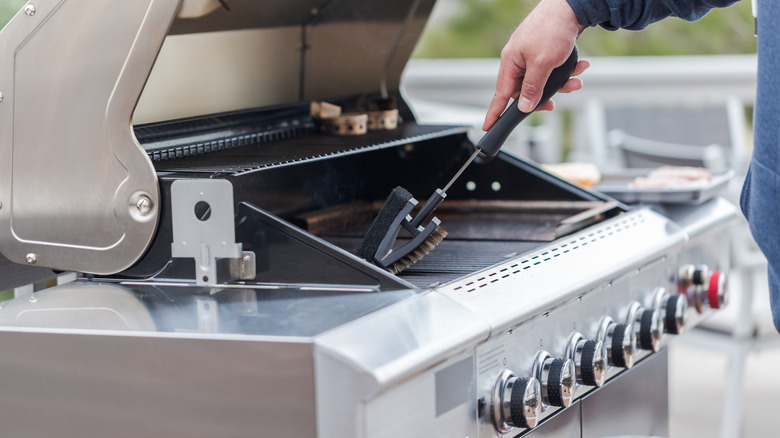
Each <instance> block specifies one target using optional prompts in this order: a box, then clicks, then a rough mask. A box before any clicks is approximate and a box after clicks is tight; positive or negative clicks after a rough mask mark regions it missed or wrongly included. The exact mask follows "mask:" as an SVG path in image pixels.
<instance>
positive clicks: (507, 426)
mask: <svg viewBox="0 0 780 438" xmlns="http://www.w3.org/2000/svg"><path fill="white" fill-rule="evenodd" d="M492 414H493V425H494V426H495V427H496V430H498V431H499V432H501V433H507V432H509V431H510V430H512V429H513V428H515V427H519V428H524V429H533V428H534V427H536V425H537V423H538V422H539V416H540V415H541V414H542V389H541V386H540V385H539V381H538V380H536V378H534V377H517V376H516V375H515V374H514V373H513V372H511V371H509V370H504V371H502V372H501V375H500V376H499V378H498V383H497V384H496V387H495V389H494V390H493V405H492Z"/></svg>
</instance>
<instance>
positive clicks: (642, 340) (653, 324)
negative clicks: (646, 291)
mask: <svg viewBox="0 0 780 438" xmlns="http://www.w3.org/2000/svg"><path fill="white" fill-rule="evenodd" d="M637 320H638V322H639V348H641V349H643V350H650V351H657V350H658V345H659V341H660V340H661V327H660V324H659V322H660V321H659V319H658V312H656V311H655V310H650V309H644V310H640V311H639V312H638V315H637Z"/></svg>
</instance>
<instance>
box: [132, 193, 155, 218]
mask: <svg viewBox="0 0 780 438" xmlns="http://www.w3.org/2000/svg"><path fill="white" fill-rule="evenodd" d="M135 208H137V209H138V212H139V213H141V214H142V215H147V214H149V212H151V211H152V200H151V199H149V197H148V196H146V195H142V196H140V197H139V198H138V201H136V203H135Z"/></svg>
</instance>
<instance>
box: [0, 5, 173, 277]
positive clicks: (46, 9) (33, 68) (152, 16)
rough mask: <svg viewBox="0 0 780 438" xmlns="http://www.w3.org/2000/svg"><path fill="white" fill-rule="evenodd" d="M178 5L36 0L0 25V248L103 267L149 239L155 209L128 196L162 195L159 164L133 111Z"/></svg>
mask: <svg viewBox="0 0 780 438" xmlns="http://www.w3.org/2000/svg"><path fill="white" fill-rule="evenodd" d="M178 5H179V1H178V0H145V1H140V2H120V3H115V2H110V3H98V4H95V3H94V2H90V1H86V0H65V1H62V0H41V1H39V2H36V4H35V14H34V15H33V16H30V15H29V14H25V13H23V12H20V14H17V16H16V17H14V18H13V19H12V20H11V21H10V22H9V23H8V24H7V25H6V27H5V28H3V30H2V31H0V65H2V67H0V78H1V79H0V88H2V89H4V90H13V92H12V93H7V94H6V96H5V100H6V101H8V102H7V103H10V105H3V106H2V108H0V131H2V134H0V162H2V165H1V166H2V168H0V170H2V172H0V174H2V175H4V176H3V179H2V180H0V199H2V200H3V202H4V203H5V205H6V208H3V209H2V210H0V228H2V229H3V230H4V232H2V233H0V236H2V237H1V238H0V251H2V253H3V254H4V255H5V256H6V257H8V258H9V259H11V260H12V261H15V262H17V263H24V262H25V255H26V254H28V253H31V252H32V253H35V254H37V255H38V262H37V264H38V265H41V266H47V267H56V268H57V269H60V270H78V271H85V272H92V273H100V274H107V273H114V272H117V271H120V270H122V269H125V268H127V267H128V266H130V265H131V264H133V263H134V262H135V261H136V260H137V259H138V258H139V257H140V256H141V254H143V252H144V251H145V250H146V248H147V246H148V244H149V242H150V241H151V238H152V236H153V234H154V231H155V228H156V225H157V213H158V212H157V211H156V210H154V211H153V212H152V213H151V214H149V215H148V217H144V218H139V217H138V216H137V215H134V214H133V213H134V212H135V211H136V208H135V204H134V203H131V199H132V197H133V196H135V195H136V194H141V195H144V196H147V197H149V198H150V199H151V200H152V203H153V205H157V204H158V199H159V194H158V187H157V176H156V173H155V171H154V169H153V168H152V165H151V162H150V160H149V159H148V157H147V156H146V154H145V152H144V151H143V149H142V148H141V147H140V145H139V144H138V142H137V141H136V140H135V137H134V135H133V132H132V130H131V127H130V121H131V117H132V113H133V110H134V108H135V104H136V102H137V100H138V96H139V95H140V93H141V90H142V89H143V86H144V84H145V82H146V78H147V76H148V74H149V71H150V70H151V67H152V64H153V63H154V61H155V58H156V56H157V52H158V50H159V47H160V46H161V44H162V41H163V39H164V38H165V35H166V33H167V30H168V26H169V24H170V23H171V20H172V19H173V16H174V14H175V12H176V10H177V8H178ZM29 6H31V5H28V7H29ZM86 11H88V13H85V12H86ZM74 23H78V26H74ZM66 36H67V38H68V41H71V42H72V43H71V44H64V41H65V38H66ZM41 66H47V67H46V68H42V67H41ZM65 181H67V184H63V182H65ZM85 194H89V195H88V196H85ZM53 218H56V219H53ZM97 230H99V232H97Z"/></svg>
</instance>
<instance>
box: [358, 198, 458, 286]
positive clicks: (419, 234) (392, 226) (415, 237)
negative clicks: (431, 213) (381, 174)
mask: <svg viewBox="0 0 780 438" xmlns="http://www.w3.org/2000/svg"><path fill="white" fill-rule="evenodd" d="M416 205H417V201H416V200H415V199H414V198H413V197H412V194H411V193H409V192H408V191H407V190H406V189H404V188H403V187H400V186H398V187H396V188H395V189H393V191H392V192H391V193H390V196H388V197H387V201H385V205H384V206H382V209H381V210H379V213H378V214H377V216H376V219H374V223H372V224H371V227H370V228H369V229H368V232H367V233H366V237H365V238H364V239H363V243H362V244H361V245H360V249H358V251H357V255H358V256H360V257H362V258H364V259H366V260H368V261H370V262H373V263H375V264H376V265H378V266H381V267H383V268H385V269H387V270H388V271H389V272H391V273H393V274H397V273H399V272H401V271H403V270H404V269H406V268H408V267H409V266H411V265H412V264H414V263H416V262H417V261H418V260H420V259H422V258H423V257H425V256H426V255H427V254H428V253H430V252H431V251H433V249H434V248H436V245H438V244H439V243H440V242H441V241H442V240H443V239H444V237H445V236H446V235H447V232H446V231H444V230H443V229H441V227H439V225H440V223H441V222H440V221H439V219H438V218H435V217H434V218H433V219H431V221H430V222H429V223H428V225H427V226H425V227H423V226H413V225H412V223H411V222H410V220H413V219H411V218H410V217H409V213H410V212H411V211H412V209H413V208H414V207H415V206H416ZM422 219H424V218H422ZM402 227H403V228H404V229H406V230H407V231H408V232H409V233H410V234H411V235H412V239H411V240H410V241H408V242H407V243H405V244H403V245H401V246H399V247H398V248H393V246H394V244H395V241H396V239H397V238H398V233H399V232H400V231H401V228H402Z"/></svg>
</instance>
